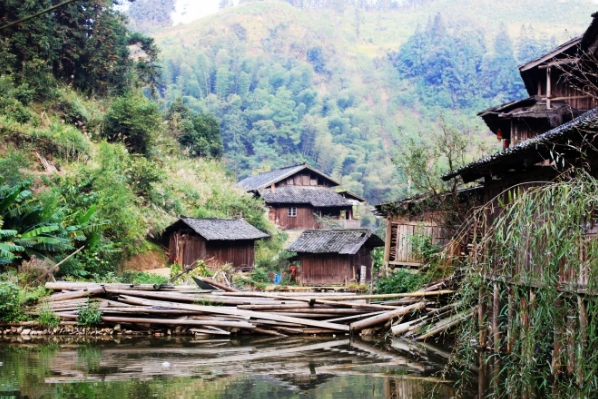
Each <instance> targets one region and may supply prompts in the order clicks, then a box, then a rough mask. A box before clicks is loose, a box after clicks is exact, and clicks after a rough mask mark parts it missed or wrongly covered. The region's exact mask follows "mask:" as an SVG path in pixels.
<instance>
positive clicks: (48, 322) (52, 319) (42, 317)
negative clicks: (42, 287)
mask: <svg viewBox="0 0 598 399" xmlns="http://www.w3.org/2000/svg"><path fill="white" fill-rule="evenodd" d="M37 321H38V322H39V324H40V325H41V326H42V327H45V328H56V327H58V324H60V317H59V316H58V315H57V314H56V313H55V312H54V311H53V310H52V308H51V307H50V305H48V303H47V302H46V303H44V304H43V305H42V306H41V307H40V308H39V312H38V319H37Z"/></svg>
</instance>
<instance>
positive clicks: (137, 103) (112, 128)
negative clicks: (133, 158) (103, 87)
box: [102, 93, 162, 155]
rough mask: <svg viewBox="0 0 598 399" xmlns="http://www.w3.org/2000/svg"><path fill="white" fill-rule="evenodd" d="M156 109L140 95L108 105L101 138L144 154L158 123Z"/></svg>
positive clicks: (122, 98) (158, 125)
mask: <svg viewBox="0 0 598 399" xmlns="http://www.w3.org/2000/svg"><path fill="white" fill-rule="evenodd" d="M161 120H162V118H161V116H160V113H159V112H158V106H157V105H156V104H154V103H153V102H151V101H149V100H148V99H146V98H145V97H143V96H142V95H141V94H132V93H129V94H126V95H124V96H122V97H118V98H117V99H116V100H114V102H113V103H112V104H111V105H110V109H109V110H108V113H107V114H106V117H105V118H104V126H103V128H102V136H103V137H105V138H106V139H108V141H110V142H115V141H120V142H123V143H124V144H125V146H126V147H127V148H128V149H129V151H131V152H134V153H138V154H143V155H147V154H148V153H149V150H150V149H151V148H152V145H153V143H154V140H155V137H156V135H157V133H158V130H159V128H160V124H161Z"/></svg>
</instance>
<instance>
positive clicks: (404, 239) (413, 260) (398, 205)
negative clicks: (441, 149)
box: [375, 186, 482, 269]
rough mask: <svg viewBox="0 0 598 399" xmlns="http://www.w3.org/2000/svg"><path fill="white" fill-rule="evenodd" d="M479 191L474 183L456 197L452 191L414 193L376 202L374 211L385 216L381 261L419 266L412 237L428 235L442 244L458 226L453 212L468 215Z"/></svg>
mask: <svg viewBox="0 0 598 399" xmlns="http://www.w3.org/2000/svg"><path fill="white" fill-rule="evenodd" d="M481 194H482V187H481V186H477V187H472V188H466V189H461V190H459V191H458V192H457V193H456V197H453V195H452V193H445V194H440V195H438V196H435V197H432V196H427V195H416V196H412V197H408V198H405V199H402V200H398V201H393V202H388V203H384V204H380V205H377V206H376V207H375V209H376V214H377V215H378V216H382V217H384V219H385V220H386V245H385V246H384V265H385V266H389V267H390V268H393V269H394V268H395V267H420V266H421V265H422V261H423V260H422V259H421V256H420V254H419V253H418V252H417V251H416V250H414V240H416V239H417V238H418V237H419V238H422V239H429V240H430V244H432V245H435V246H438V247H441V248H443V247H445V246H446V245H447V244H449V243H450V242H451V240H453V238H454V235H455V233H456V232H457V231H458V229H459V227H460V223H459V222H458V221H457V219H459V218H458V217H456V216H455V215H454V213H457V212H459V213H463V215H468V214H469V213H470V211H471V210H472V209H474V208H475V207H476V206H479V205H480V203H481V198H480V197H481ZM457 207H458V208H457ZM462 246H463V247H466V246H467V243H462ZM459 251H460V252H464V251H466V249H465V248H461V249H459Z"/></svg>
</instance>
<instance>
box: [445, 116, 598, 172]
mask: <svg viewBox="0 0 598 399" xmlns="http://www.w3.org/2000/svg"><path fill="white" fill-rule="evenodd" d="M587 131H593V132H594V133H597V132H598V113H597V110H596V109H592V110H590V111H588V112H586V113H584V114H582V115H580V116H579V117H577V118H575V119H573V120H571V121H569V122H567V123H564V124H562V125H561V126H558V127H556V128H554V129H552V130H549V131H547V132H546V133H542V134H540V135H538V136H536V137H534V138H532V139H529V140H526V141H523V142H521V143H519V144H517V145H515V146H513V147H510V148H507V149H505V150H503V151H501V152H499V153H496V154H492V155H490V156H487V157H485V158H482V159H479V160H477V161H475V162H472V163H469V164H467V165H465V166H463V167H461V168H459V169H456V170H453V171H451V172H449V173H447V174H446V175H444V176H442V179H443V180H449V179H452V178H453V177H455V176H458V175H461V176H463V175H464V174H471V176H469V178H468V179H467V180H468V181H471V180H474V179H476V178H479V177H482V176H481V175H479V176H478V173H476V170H479V169H480V168H482V167H489V166H492V165H494V164H499V163H503V162H505V161H510V160H514V159H519V158H526V157H529V158H530V159H532V158H543V157H545V156H546V157H551V158H554V157H555V156H558V153H556V152H554V149H553V148H552V147H553V146H554V144H559V143H563V141H567V140H568V139H573V138H575V139H578V138H581V136H579V135H580V134H583V133H584V132H587ZM575 133H577V135H578V136H579V137H574V135H575ZM569 149H571V148H569ZM540 160H541V159H538V160H537V161H536V162H539V161H540ZM464 180H465V179H464Z"/></svg>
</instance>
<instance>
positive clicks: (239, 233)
mask: <svg viewBox="0 0 598 399" xmlns="http://www.w3.org/2000/svg"><path fill="white" fill-rule="evenodd" d="M179 222H183V223H185V224H186V225H187V226H189V227H191V228H192V229H193V230H194V231H195V232H196V233H197V234H199V235H200V236H202V237H203V238H205V239H206V240H208V241H213V240H220V241H235V240H257V239H260V238H266V237H269V236H268V234H266V233H263V232H261V231H260V230H258V229H256V228H255V227H253V226H252V225H250V224H249V223H247V221H245V219H194V218H187V217H184V218H181V219H180V221H179ZM179 222H177V223H179ZM175 224H176V223H175Z"/></svg>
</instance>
